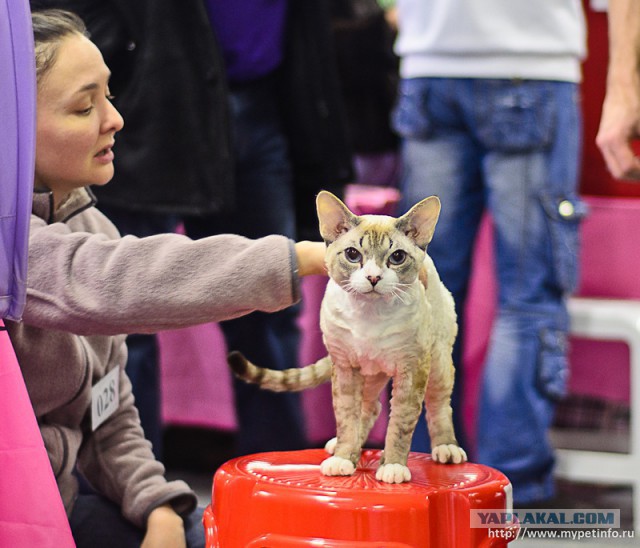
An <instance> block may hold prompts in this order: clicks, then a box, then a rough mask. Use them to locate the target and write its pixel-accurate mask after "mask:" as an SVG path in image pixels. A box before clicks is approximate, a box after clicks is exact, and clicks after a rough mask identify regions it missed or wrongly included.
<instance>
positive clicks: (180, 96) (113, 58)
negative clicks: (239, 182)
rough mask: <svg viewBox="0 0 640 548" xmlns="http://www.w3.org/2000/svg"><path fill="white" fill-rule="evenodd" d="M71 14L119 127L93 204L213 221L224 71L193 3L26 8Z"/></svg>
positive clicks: (217, 205) (114, 0)
mask: <svg viewBox="0 0 640 548" xmlns="http://www.w3.org/2000/svg"><path fill="white" fill-rule="evenodd" d="M31 6H32V8H38V7H57V8H63V9H68V10H71V11H74V12H76V13H77V14H78V15H80V16H81V17H82V18H83V20H84V21H85V24H86V25H87V27H88V29H89V32H90V33H91V39H92V40H93V41H94V42H95V43H96V45H97V46H98V47H99V48H100V50H101V51H102V53H103V56H104V58H105V62H106V63H107V66H108V67H109V68H110V69H111V71H112V77H111V82H110V89H111V92H112V94H113V95H115V99H114V101H113V102H114V105H115V106H116V107H117V108H118V110H119V111H120V113H121V114H122V116H123V117H124V120H125V127H124V129H123V131H121V132H120V133H119V134H118V138H117V144H116V171H115V176H114V179H113V181H111V182H110V183H109V184H108V185H106V186H105V187H104V188H96V189H94V190H95V194H96V196H97V197H98V200H99V201H100V202H101V203H105V204H108V205H114V206H118V207H122V208H125V209H130V210H144V211H156V212H173V213H180V214H193V213H214V212H217V211H219V210H221V209H222V208H223V207H226V206H229V205H231V204H232V203H233V177H232V173H233V164H232V158H231V148H230V137H229V128H230V125H229V113H228V109H227V88H226V80H225V75H224V67H223V63H222V58H221V56H220V53H219V49H218V47H217V45H216V43H215V40H214V37H213V34H212V32H211V28H210V25H209V21H208V19H207V13H206V10H205V7H204V4H203V3H202V1H201V0H184V1H182V2H171V1H166V0H153V1H151V2H141V1H138V0H136V1H133V2H132V1H131V0H110V1H109V0H100V1H96V0H33V1H32V2H31Z"/></svg>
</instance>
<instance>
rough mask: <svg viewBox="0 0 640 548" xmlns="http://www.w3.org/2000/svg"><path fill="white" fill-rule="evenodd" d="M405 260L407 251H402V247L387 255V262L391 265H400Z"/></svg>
mask: <svg viewBox="0 0 640 548" xmlns="http://www.w3.org/2000/svg"><path fill="white" fill-rule="evenodd" d="M406 260H407V252H406V251H402V249H398V250H397V251H394V252H393V253H392V254H391V255H390V257H389V263H391V264H392V265H396V266H397V265H400V264H402V263H404V262H405V261H406Z"/></svg>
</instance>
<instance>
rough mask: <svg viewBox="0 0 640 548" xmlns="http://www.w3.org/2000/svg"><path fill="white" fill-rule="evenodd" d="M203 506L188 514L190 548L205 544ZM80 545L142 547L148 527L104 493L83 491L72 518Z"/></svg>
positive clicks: (89, 547)
mask: <svg viewBox="0 0 640 548" xmlns="http://www.w3.org/2000/svg"><path fill="white" fill-rule="evenodd" d="M203 513H204V509H203V508H200V507H198V508H196V509H195V510H194V511H193V512H192V513H191V514H189V515H188V516H186V517H185V518H184V532H185V538H186V542H187V548H204V546H205V533H204V524H203V523H202V515H203ZM69 524H70V526H71V533H72V535H73V540H74V541H75V543H76V546H77V548H114V547H116V546H117V547H118V548H139V546H140V544H141V543H142V539H143V538H144V534H145V531H144V530H143V529H139V528H138V527H136V526H135V525H133V524H132V523H131V522H129V521H127V520H126V519H124V517H123V516H122V512H121V511H120V508H119V507H118V506H117V505H116V504H114V503H113V502H111V501H110V500H108V499H106V498H104V497H102V496H100V495H80V496H79V497H78V499H77V500H76V503H75V504H74V506H73V510H72V512H71V517H70V518H69Z"/></svg>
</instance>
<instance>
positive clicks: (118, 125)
mask: <svg viewBox="0 0 640 548" xmlns="http://www.w3.org/2000/svg"><path fill="white" fill-rule="evenodd" d="M103 126H104V130H105V132H109V131H114V132H118V131H120V130H121V129H122V128H123V127H124V119H123V118H122V115H121V114H120V113H119V112H118V109H117V108H116V107H114V106H113V104H112V103H111V101H109V102H108V103H107V110H106V116H105V120H104V124H103Z"/></svg>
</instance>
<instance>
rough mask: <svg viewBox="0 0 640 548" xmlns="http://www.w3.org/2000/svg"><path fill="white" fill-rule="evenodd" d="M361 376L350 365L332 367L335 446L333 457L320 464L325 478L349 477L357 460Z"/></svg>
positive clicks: (359, 446) (358, 453) (354, 468)
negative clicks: (335, 431)
mask: <svg viewBox="0 0 640 548" xmlns="http://www.w3.org/2000/svg"><path fill="white" fill-rule="evenodd" d="M363 384H364V380H363V378H362V375H360V373H359V372H358V371H356V370H355V369H353V368H352V367H349V366H336V367H334V370H333V374H332V377H331V390H332V397H333V411H334V413H335V418H336V430H337V436H336V438H337V439H336V443H335V444H332V443H331V442H329V443H328V444H327V445H329V444H331V445H333V455H332V456H330V457H329V458H327V459H325V460H324V461H322V463H321V464H320V471H321V472H322V473H323V474H324V475H325V476H350V475H352V474H353V473H354V472H355V470H356V465H357V464H358V460H360V450H361V445H360V410H361V407H362V389H363Z"/></svg>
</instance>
